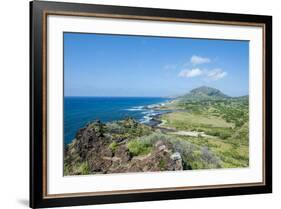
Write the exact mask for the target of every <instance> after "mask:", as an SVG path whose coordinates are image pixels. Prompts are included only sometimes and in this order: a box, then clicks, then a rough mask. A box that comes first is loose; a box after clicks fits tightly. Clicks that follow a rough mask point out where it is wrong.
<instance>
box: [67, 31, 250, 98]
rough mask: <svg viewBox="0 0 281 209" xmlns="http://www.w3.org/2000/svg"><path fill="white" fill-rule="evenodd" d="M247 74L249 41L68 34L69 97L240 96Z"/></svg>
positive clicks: (246, 85) (246, 81)
mask: <svg viewBox="0 0 281 209" xmlns="http://www.w3.org/2000/svg"><path fill="white" fill-rule="evenodd" d="M248 74H249V42H248V41H229V40H227V41H226V40H210V39H191V38H163V37H162V38H161V37H149V36H125V35H102V34H100V35H97V34H83V33H64V91H65V92H64V93H65V96H151V97H153V96H160V97H165V96H178V95H182V94H185V93H187V92H188V91H190V90H191V89H193V88H196V87H199V86H202V85H205V86H210V87H214V88H218V89H220V90H221V91H222V92H224V93H226V94H228V95H230V96H242V95H247V94H248V83H249V82H248V80H249V75H248Z"/></svg>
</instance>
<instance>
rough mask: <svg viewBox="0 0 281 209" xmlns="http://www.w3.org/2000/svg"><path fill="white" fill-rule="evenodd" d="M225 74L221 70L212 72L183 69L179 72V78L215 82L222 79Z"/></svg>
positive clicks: (217, 69)
mask: <svg viewBox="0 0 281 209" xmlns="http://www.w3.org/2000/svg"><path fill="white" fill-rule="evenodd" d="M226 75H227V72H225V71H223V70H222V69H219V68H216V69H213V70H201V69H199V68H193V69H191V70H189V69H185V70H182V71H180V72H179V74H178V76H179V77H184V78H192V77H199V76H200V77H202V78H204V79H207V80H212V81H217V80H220V79H222V78H224V77H225V76H226Z"/></svg>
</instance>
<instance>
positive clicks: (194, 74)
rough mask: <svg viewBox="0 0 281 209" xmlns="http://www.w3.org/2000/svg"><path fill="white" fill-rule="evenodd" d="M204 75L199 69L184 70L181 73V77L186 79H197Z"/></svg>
mask: <svg viewBox="0 0 281 209" xmlns="http://www.w3.org/2000/svg"><path fill="white" fill-rule="evenodd" d="M202 74H203V71H202V70H200V69H199V68H194V69H191V70H182V71H181V72H180V73H179V76H180V77H185V78H191V77H197V76H200V75H202Z"/></svg>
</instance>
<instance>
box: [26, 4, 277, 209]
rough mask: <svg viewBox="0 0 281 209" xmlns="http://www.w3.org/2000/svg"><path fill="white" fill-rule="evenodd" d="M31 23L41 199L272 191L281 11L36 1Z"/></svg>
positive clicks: (33, 156) (33, 155) (52, 202)
mask: <svg viewBox="0 0 281 209" xmlns="http://www.w3.org/2000/svg"><path fill="white" fill-rule="evenodd" d="M30 25H31V27H30V49H31V51H30V68H31V69H30V137H31V139H30V207H33V208H35V207H54V206H72V205H86V204H105V203H120V202H133V201H152V200H166V199H179V198H196V197H212V196H223V195H242V194H258V193H270V192H271V191H272V154H271V151H272V130H271V126H272V108H271V106H272V87H271V86H272V84H271V82H272V74H271V73H272V69H271V68H272V39H271V38H272V17H270V16H260V15H244V14H225V13H213V12H198V11H183V10H167V9H152V8H137V7H136V8H134V7H120V6H105V5H91V4H75V3H58V2H44V1H34V2H31V4H30Z"/></svg>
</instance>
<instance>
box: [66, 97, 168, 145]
mask: <svg viewBox="0 0 281 209" xmlns="http://www.w3.org/2000/svg"><path fill="white" fill-rule="evenodd" d="M166 101H168V99H167V98H151V97H65V98H64V143H65V144H68V143H69V142H71V141H72V140H73V139H74V137H75V134H76V133H77V131H78V130H79V129H80V128H82V127H83V126H85V125H86V124H87V123H88V122H91V121H94V120H101V121H102V122H109V121H114V120H120V119H124V118H125V117H132V118H134V119H136V120H138V121H139V122H141V123H149V121H150V120H151V117H152V116H154V115H157V114H161V113H162V112H164V111H159V110H153V109H151V106H150V105H154V104H160V103H163V102H166Z"/></svg>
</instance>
